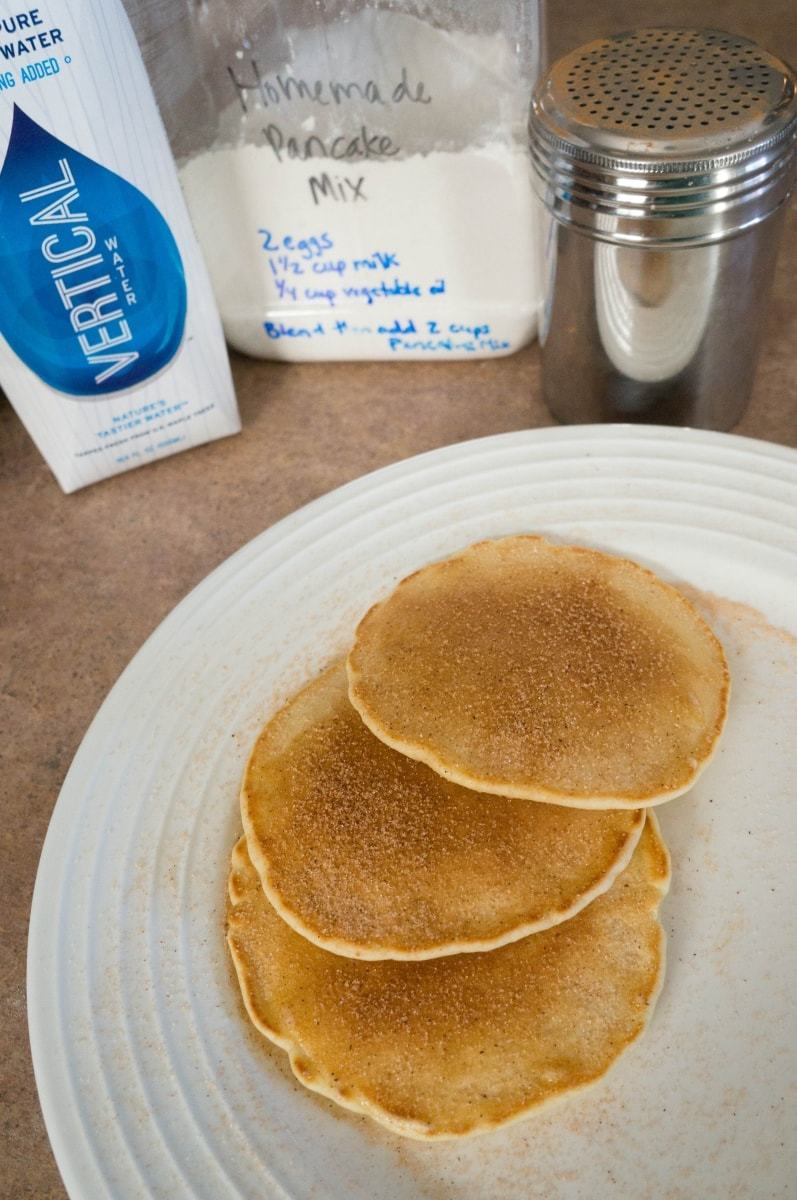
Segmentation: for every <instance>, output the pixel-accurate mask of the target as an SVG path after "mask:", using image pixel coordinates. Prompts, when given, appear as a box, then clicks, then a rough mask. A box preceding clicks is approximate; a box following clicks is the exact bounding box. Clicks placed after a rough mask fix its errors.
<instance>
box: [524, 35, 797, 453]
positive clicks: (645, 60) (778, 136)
mask: <svg viewBox="0 0 797 1200" xmlns="http://www.w3.org/2000/svg"><path fill="white" fill-rule="evenodd" d="M796 136H797V95H796V94H795V76H794V73H793V72H792V71H791V70H790V69H789V68H788V67H787V66H786V65H785V64H784V63H782V62H780V61H779V60H778V59H777V58H774V57H773V56H772V55H771V54H768V53H767V52H766V51H764V50H762V49H761V48H760V47H759V46H757V45H756V44H755V43H754V42H751V41H748V40H747V39H746V38H740V37H735V36H733V35H731V34H728V33H723V32H721V31H719V30H713V29H695V30H690V29H640V30H634V31H632V32H629V33H622V34H617V35H614V36H612V37H607V38H601V39H598V40H596V41H593V42H589V43H587V44H586V45H584V46H581V47H580V48H579V49H577V50H575V51H573V52H572V53H571V54H568V55H566V56H565V57H564V58H562V59H560V60H559V61H558V62H557V63H556V64H555V65H554V66H553V67H552V68H551V70H550V71H549V73H548V75H547V77H546V78H545V79H544V80H543V81H542V83H541V85H540V87H539V88H538V90H537V92H536V95H535V98H534V102H533V106H532V115H531V122H530V138H531V152H532V161H533V166H534V176H535V186H536V189H537V192H538V195H539V197H540V199H541V200H542V202H543V206H544V209H545V213H544V219H543V236H544V245H545V249H544V272H545V283H544V288H545V298H544V309H543V314H542V319H541V322H540V344H541V349H542V377H543V392H544V398H545V401H546V403H547V405H548V407H549V409H550V410H551V412H552V413H553V414H554V416H556V417H558V418H559V419H560V420H562V421H568V422H576V421H642V422H660V423H667V424H677V425H694V426H698V427H701V428H704V429H728V428H730V427H731V426H732V425H734V424H735V423H736V422H737V421H738V420H739V418H740V417H741V416H742V414H743V412H744V409H745V407H746V404H747V401H748V398H749V394H750V389H751V386H752V381H753V374H754V370H755V363H756V356H757V350H758V342H759V335H760V331H761V326H762V321H763V316H764V311H765V306H766V300H767V295H768V292H769V288H770V284H771V280H772V274H773V268H774V264H775V257H776V252H777V244H778V237H779V232H780V226H781V224H782V216H783V211H784V206H785V203H786V201H787V199H788V196H789V191H790V187H791V182H792V166H793V160H794V147H795V137H796Z"/></svg>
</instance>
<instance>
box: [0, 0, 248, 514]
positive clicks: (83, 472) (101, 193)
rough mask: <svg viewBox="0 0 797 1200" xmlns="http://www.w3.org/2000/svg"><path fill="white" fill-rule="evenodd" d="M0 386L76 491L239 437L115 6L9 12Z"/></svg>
mask: <svg viewBox="0 0 797 1200" xmlns="http://www.w3.org/2000/svg"><path fill="white" fill-rule="evenodd" d="M0 155H1V156H2V167H0V385H2V387H3V389H4V390H5V392H6V394H7V395H8V398H9V400H10V401H11V403H12V404H13V405H14V407H15V408H16V410H17V412H18V413H19V415H20V417H21V418H22V420H23V421H24V423H25V425H26V426H27V428H28V430H29V432H30V434H31V436H32V437H33V439H34V441H35V442H36V445H37V446H38V448H39V450H40V451H41V452H42V454H43V455H44V457H45V458H46V459H47V461H48V463H49V465H50V467H51V468H52V470H53V472H54V474H55V476H56V478H57V480H58V482H59V483H60V485H61V487H62V488H63V489H64V491H66V492H71V491H74V490H75V489H77V488H79V487H83V486H85V485H86V484H89V483H94V482H96V481H97V480H99V479H103V478H105V477H106V476H108V475H114V474H116V473H118V472H120V471H126V470H129V469H130V468H132V467H136V466H140V465H142V464H144V463H146V462H150V461H152V460H154V459H157V458H162V457H164V456H165V455H168V454H174V453H176V452H177V451H179V450H185V449H188V448H189V447H191V446H196V445H199V444H201V443H202V442H207V441H211V440H213V439H214V438H219V437H224V436H226V435H227V434H231V433H235V432H237V431H238V429H239V428H240V423H239V419H238V411H237V406H236V403H235V396H234V393H233V388H232V381H231V378H230V370H229V363H228V360H227V353H226V349H225V346H224V338H223V334H222V330H221V324H220V321H219V317H218V313H217V310H216V307H215V303H214V300H213V297H212V294H211V291H210V285H209V282H208V279H207V275H206V271H205V267H204V263H203V261H202V258H201V255H200V252H199V248H198V245H197V242H196V239H195V236H194V233H193V230H192V227H191V223H190V220H189V217H188V213H187V210H186V207H185V203H184V201H183V198H182V193H181V191H180V186H179V183H178V180H177V175H176V170H175V167H174V163H173V160H172V156H171V151H170V149H169V145H168V142H167V140H166V134H165V131H164V129H163V126H162V123H161V120H160V116H159V114H158V111H157V107H156V105H155V100H154V97H153V95H152V91H151V89H150V85H149V81H148V79H147V75H146V71H145V69H144V65H143V62H142V60H141V56H140V53H139V50H138V46H137V44H136V41H135V37H134V35H133V32H132V29H131V27H130V25H129V23H128V20H127V17H126V15H125V13H124V10H123V9H122V7H121V4H120V3H118V2H117V0H42V2H41V3H39V4H38V5H36V6H31V7H27V6H24V5H22V4H18V3H15V4H14V5H9V4H8V3H7V2H6V0H0Z"/></svg>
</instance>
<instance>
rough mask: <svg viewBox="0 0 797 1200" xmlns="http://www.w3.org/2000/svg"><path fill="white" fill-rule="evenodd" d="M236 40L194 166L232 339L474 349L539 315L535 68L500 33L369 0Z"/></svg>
mask: <svg viewBox="0 0 797 1200" xmlns="http://www.w3.org/2000/svg"><path fill="white" fill-rule="evenodd" d="M290 42H291V45H290V51H291V54H290V61H289V63H288V64H287V65H285V64H284V63H282V64H275V65H274V67H273V69H271V68H270V66H269V64H267V61H266V53H267V50H266V51H264V50H263V49H262V48H261V47H259V46H255V47H251V46H250V49H249V50H239V51H238V53H237V55H236V60H235V62H234V63H233V64H232V65H231V67H230V70H229V78H230V89H229V90H230V95H231V96H232V99H231V100H230V102H229V104H228V105H227V107H226V108H225V109H224V111H223V112H222V115H221V119H220V127H219V137H218V139H217V141H216V143H215V145H214V147H213V148H212V149H210V150H207V151H205V152H203V153H201V154H199V155H197V156H195V157H193V158H191V159H190V160H189V161H187V162H185V163H184V164H183V165H182V169H181V182H182V184H183V188H184V191H185V194H186V197H187V200H188V204H189V208H190V210H191V213H192V217H193V220H194V223H195V227H196V229H197V233H198V235H199V238H200V242H201V244H202V247H203V250H204V253H205V257H206V259H207V262H208V266H209V269H210V274H211V279H212V283H213V286H214V290H215V294H216V298H217V301H218V304H219V307H220V310H221V314H222V320H223V323H224V329H225V333H226V335H227V338H228V340H229V342H230V343H231V344H232V345H233V346H234V347H235V348H236V349H239V350H242V351H243V352H244V353H247V354H252V355H256V356H261V357H273V358H284V359H294V360H306V359H372V358H387V359H390V358H393V359H402V358H426V357H429V358H452V357H453V358H467V357H485V356H490V355H496V354H507V353H511V352H512V351H514V350H516V349H518V348H519V347H520V346H522V345H523V344H524V342H526V341H528V340H529V338H530V337H532V336H533V335H534V332H535V329H536V320H537V308H538V304H539V298H540V285H539V282H538V268H537V253H536V236H537V227H538V217H537V210H536V207H535V205H536V201H535V200H534V199H533V196H532V188H531V181H530V165H529V160H528V154H527V150H526V132H525V130H526V115H527V109H528V102H529V95H530V89H531V81H530V80H529V79H528V78H527V77H524V76H523V74H522V72H521V69H520V66H519V63H518V60H517V57H516V55H515V53H514V51H513V49H512V48H511V47H510V45H509V43H508V41H507V40H506V38H504V37H503V36H501V35H500V34H494V35H490V36H489V37H488V36H479V35H474V34H452V33H448V32H445V31H441V30H439V29H435V28H433V27H432V26H430V25H428V24H426V23H424V22H422V21H420V20H418V19H416V18H413V17H408V16H404V15H402V14H397V13H395V12H390V11H386V10H381V11H374V10H365V11H362V12H360V13H358V14H357V15H356V16H353V17H351V18H350V19H348V20H341V21H338V22H336V23H335V24H333V25H330V26H326V27H324V28H323V29H321V30H319V29H315V30H307V29H304V30H295V31H291V34H290Z"/></svg>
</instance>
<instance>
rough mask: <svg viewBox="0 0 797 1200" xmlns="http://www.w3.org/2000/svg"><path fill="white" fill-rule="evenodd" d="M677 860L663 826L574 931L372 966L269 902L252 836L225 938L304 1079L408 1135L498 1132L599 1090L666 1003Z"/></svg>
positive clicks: (272, 1032) (257, 1007)
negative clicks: (303, 928) (309, 935)
mask: <svg viewBox="0 0 797 1200" xmlns="http://www.w3.org/2000/svg"><path fill="white" fill-rule="evenodd" d="M668 881H669V861H668V856H667V851H666V849H665V847H664V844H663V843H662V841H661V839H660V836H659V833H658V830H657V826H656V824H655V818H654V817H653V816H652V815H651V816H649V817H648V820H647V822H646V825H645V829H644V831H643V834H642V837H641V839H640V841H639V844H638V845H637V848H636V850H635V851H634V854H633V857H632V859H631V862H630V863H629V865H628V867H626V869H625V871H624V872H623V873H622V874H621V875H620V876H619V877H618V878H617V880H616V881H615V883H614V884H613V886H612V887H611V888H610V889H609V891H608V892H605V893H604V894H603V895H602V896H599V897H598V898H597V900H594V901H593V902H592V904H590V905H588V906H587V907H586V908H585V909H583V910H582V912H580V913H579V914H578V916H576V917H574V918H573V919H572V920H571V921H566V922H565V923H564V924H561V925H556V926H555V927H554V928H552V929H547V930H545V931H544V932H542V933H535V934H532V935H531V936H530V937H527V938H523V939H522V940H521V941H518V942H512V943H511V944H510V945H507V946H502V947H501V948H500V949H498V950H492V951H490V952H489V953H486V954H457V955H449V956H448V957H446V958H435V959H429V960H427V961H425V962H395V961H383V962H360V961H357V960H355V959H351V958H341V957H340V956H339V955H335V954H329V953H327V951H325V950H321V949H320V948H319V947H318V946H314V945H313V944H312V943H311V942H309V941H307V940H306V939H305V938H302V937H300V936H299V935H298V934H297V933H295V932H294V931H293V930H292V929H291V928H290V927H289V926H288V925H287V924H286V923H285V922H284V921H283V920H282V919H281V918H280V917H279V916H278V915H277V913H276V912H275V910H274V908H273V907H272V906H271V904H269V902H268V900H267V899H266V897H265V895H264V893H263V890H262V888H261V886H260V880H259V878H258V875H257V872H256V870H255V869H254V867H253V866H252V863H251V860H250V859H249V856H248V854H247V851H246V841H245V839H244V838H242V839H241V840H240V841H239V842H238V844H237V846H236V847H235V849H234V851H233V856H232V870H231V874H230V884H229V894H230V906H229V911H228V933H227V940H228V943H229V946H230V950H231V953H232V957H233V961H234V963H235V968H236V971H237V974H238V981H239V983H240V987H241V992H242V994H243V999H244V1003H245V1005H246V1008H247V1011H248V1013H249V1015H250V1017H251V1019H252V1021H253V1022H254V1024H255V1026H256V1027H257V1028H258V1029H259V1030H260V1032H261V1033H264V1034H265V1035H266V1037H268V1038H270V1039H271V1040H272V1041H274V1042H276V1043H277V1045H279V1046H282V1047H283V1048H284V1049H285V1050H287V1051H288V1054H289V1055H290V1061H291V1066H292V1068H293V1071H294V1073H295V1075H296V1076H297V1078H298V1079H299V1080H301V1082H302V1083H304V1084H305V1085H306V1086H307V1087H309V1088H311V1089H312V1090H314V1091H317V1092H321V1093H322V1094H323V1095H325V1096H328V1097H329V1098H330V1099H332V1100H334V1101H336V1102H337V1103H338V1104H341V1105H343V1106H345V1107H346V1108H351V1109H354V1110H356V1111H357V1112H361V1113H366V1114H367V1115H368V1116H370V1117H373V1118H374V1119H375V1120H377V1121H380V1122H381V1123H382V1124H384V1125H387V1126H388V1127H389V1128H390V1129H392V1130H394V1131H395V1132H396V1133H401V1134H405V1135H408V1136H410V1137H418V1138H444V1137H458V1136H463V1135H466V1134H471V1133H476V1132H478V1131H481V1130H487V1129H493V1128H495V1127H496V1126H498V1125H503V1124H505V1123H507V1122H509V1121H513V1120H516V1119H517V1118H519V1117H521V1116H523V1115H524V1114H526V1113H528V1112H529V1111H530V1110H532V1109H535V1108H538V1107H539V1106H540V1105H542V1104H545V1103H547V1102H548V1101H551V1100H553V1099H555V1098H557V1097H560V1096H562V1095H563V1094H564V1093H566V1092H568V1091H572V1090H574V1089H577V1088H583V1087H585V1086H586V1085H587V1084H590V1083H594V1082H595V1081H596V1080H598V1079H600V1078H601V1076H602V1075H604V1074H605V1073H606V1071H607V1070H608V1069H609V1067H610V1066H611V1065H612V1063H613V1062H614V1061H615V1060H616V1059H617V1057H618V1055H620V1054H621V1053H622V1052H623V1050H625V1049H626V1047H627V1046H629V1045H630V1044H631V1042H633V1041H634V1040H635V1039H636V1038H637V1037H638V1036H639V1034H640V1033H641V1032H642V1030H643V1028H644V1026H645V1024H646V1022H647V1021H648V1019H649V1017H650V1014H651V1011H652V1008H653V1005H654V1003H655V999H656V995H657V993H658V989H659V985H660V981H661V977H662V973H663V965H664V932H663V930H662V928H661V926H660V925H659V923H658V920H657V919H656V912H657V909H658V907H659V903H660V901H661V898H662V896H663V894H664V893H665V891H666V889H667V885H668Z"/></svg>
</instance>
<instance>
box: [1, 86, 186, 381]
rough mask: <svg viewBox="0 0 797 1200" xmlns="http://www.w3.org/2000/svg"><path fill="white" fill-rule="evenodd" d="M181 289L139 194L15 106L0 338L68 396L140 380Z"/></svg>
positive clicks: (158, 349)
mask: <svg viewBox="0 0 797 1200" xmlns="http://www.w3.org/2000/svg"><path fill="white" fill-rule="evenodd" d="M185 314H186V284H185V272H184V270H183V264H182V260H181V258H180V252H179V250H178V249H177V244H176V242H175V240H174V237H173V236H172V233H171V230H170V229H169V226H168V225H167V224H166V222H165V220H164V219H163V217H162V216H161V214H160V212H159V211H158V209H157V208H156V207H155V205H154V204H153V203H152V201H151V200H148V199H147V197H146V196H145V195H144V194H143V192H141V191H139V189H138V188H136V187H134V186H133V185H132V184H131V183H128V182H127V180H126V179H123V178H122V177H121V176H119V175H117V174H116V173H115V172H113V171H110V170H108V168H107V167H103V166H101V165H100V164H99V163H96V162H94V161H93V160H92V159H90V158H87V157H86V155H84V154H80V153H79V152H78V151H77V150H75V149H73V147H72V146H68V145H66V143H64V142H62V141H60V140H59V139H58V138H56V137H53V135H52V134H51V133H48V132H47V130H46V129H43V128H42V127H41V126H40V125H38V124H37V123H36V122H35V121H33V120H31V118H30V117H29V116H27V115H26V114H25V113H24V112H23V111H22V109H21V108H19V107H18V106H16V105H15V106H14V119H13V124H12V127H11V137H10V139H9V143H8V150H7V152H6V158H5V162H4V163H3V168H2V171H0V333H2V335H3V337H4V338H5V339H6V341H7V342H8V343H9V345H10V346H11V348H12V349H13V350H14V351H15V352H16V354H18V355H19V357H20V358H21V359H22V361H23V362H25V363H26V364H27V366H28V367H30V369H31V370H32V371H34V372H35V373H36V374H37V375H38V376H39V378H40V379H43V380H44V382H45V383H47V384H49V385H50V386H51V387H53V388H56V389H57V390H58V391H60V392H65V393H66V394H67V395H70V396H80V397H97V398H100V397H102V396H106V395H108V394H109V393H112V392H119V391H123V390H124V389H126V388H130V387H133V386H135V385H136V384H139V383H142V382H143V381H144V380H146V379H149V378H151V377H152V376H153V375H155V374H157V372H158V371H160V370H162V369H163V367H165V366H166V365H167V363H169V362H171V360H172V359H173V358H174V356H175V354H176V353H177V351H178V349H179V348H180V344H181V342H182V339H183V333H184V330H185Z"/></svg>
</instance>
